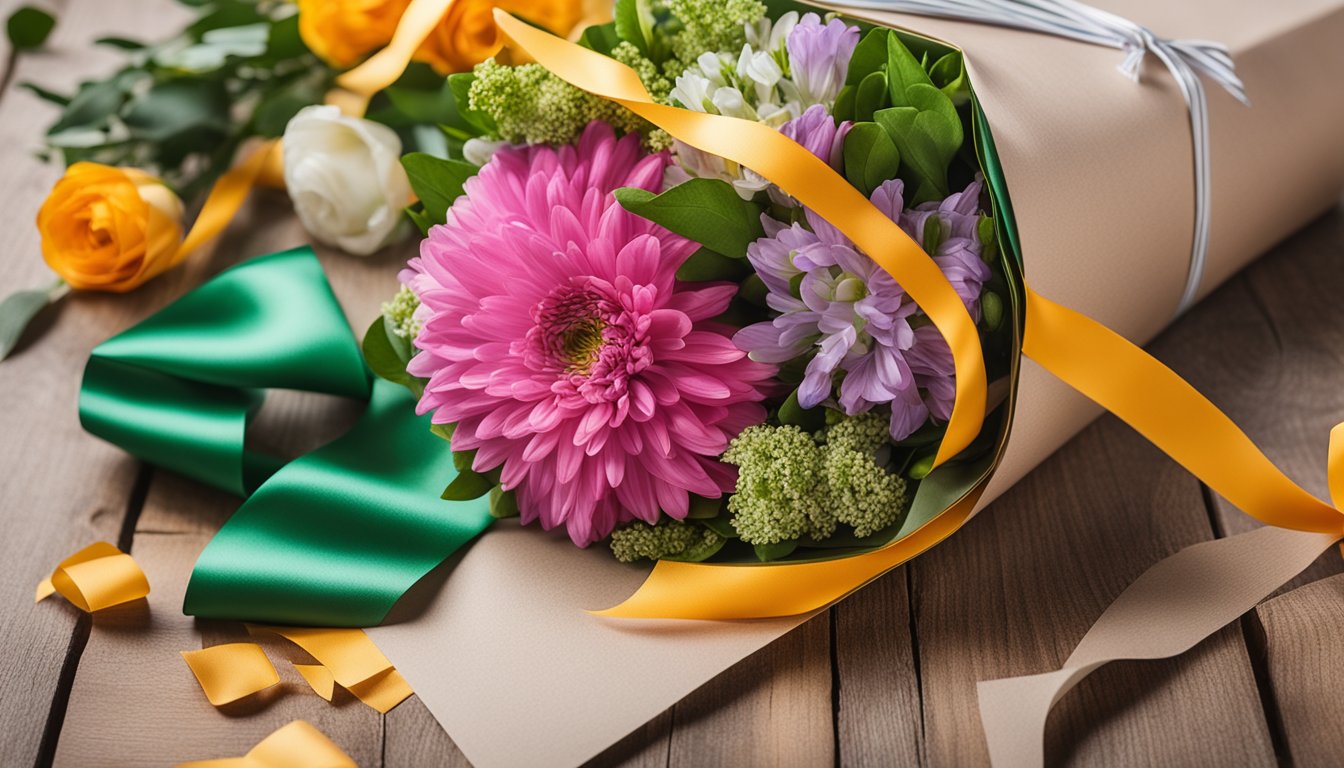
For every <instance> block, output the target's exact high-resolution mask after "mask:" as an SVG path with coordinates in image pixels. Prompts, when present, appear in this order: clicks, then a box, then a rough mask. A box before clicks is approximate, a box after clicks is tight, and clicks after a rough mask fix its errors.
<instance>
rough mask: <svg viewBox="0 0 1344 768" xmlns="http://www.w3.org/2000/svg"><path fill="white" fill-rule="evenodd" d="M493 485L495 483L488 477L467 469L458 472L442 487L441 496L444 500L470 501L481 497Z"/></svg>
mask: <svg viewBox="0 0 1344 768" xmlns="http://www.w3.org/2000/svg"><path fill="white" fill-rule="evenodd" d="M494 487H495V483H494V482H493V481H491V480H490V478H488V477H486V476H485V475H482V474H480V473H477V472H473V471H471V470H469V469H468V470H465V471H461V472H459V473H458V475H457V477H455V478H453V481H452V482H451V483H449V484H448V487H447V488H444V489H443V497H442V498H443V499H444V500H446V501H471V500H472V499H479V498H481V497H482V496H484V495H485V494H487V493H489V492H490V491H491V489H493V488H494ZM492 507H493V505H492Z"/></svg>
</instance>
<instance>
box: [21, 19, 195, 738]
mask: <svg viewBox="0 0 1344 768" xmlns="http://www.w3.org/2000/svg"><path fill="white" fill-rule="evenodd" d="M14 5H17V4H16V3H7V4H6V5H5V6H3V8H0V11H3V10H4V9H12V7H13V6H14ZM46 7H48V8H51V9H52V10H54V11H55V12H56V13H57V15H58V17H59V18H60V21H59V23H58V25H57V28H56V30H55V32H54V33H53V35H52V37H51V39H50V40H49V42H48V45H47V47H46V48H45V49H44V50H43V51H40V52H35V53H28V54H24V55H22V56H19V57H18V58H17V60H16V62H15V65H14V70H13V72H12V73H8V88H7V89H6V90H5V92H4V93H3V96H2V97H0V153H2V154H0V157H2V159H3V167H4V168H5V169H6V171H5V183H4V184H3V185H0V210H4V211H5V212H6V217H7V218H6V224H7V226H6V228H5V236H4V256H5V257H4V258H3V259H0V294H8V293H10V292H11V291H15V290H19V289H25V288H38V287H46V286H48V285H50V284H51V283H52V282H53V281H54V279H55V278H54V275H52V273H51V272H50V271H49V270H48V269H47V268H46V266H45V265H44V264H43V262H42V258H41V252H40V249H39V247H38V237H37V232H36V229H35V227H34V226H33V225H32V222H33V219H34V217H35V215H36V213H37V209H38V207H39V205H40V204H41V202H42V200H43V199H44V198H45V197H46V194H47V192H48V190H49V189H50V187H51V185H52V183H54V182H55V180H56V179H57V178H58V177H59V176H60V169H59V168H58V167H56V166H54V165H44V164H41V163H40V162H38V161H37V160H36V159H34V157H33V156H32V155H33V153H34V152H35V151H36V150H37V149H39V148H40V146H41V136H42V133H43V131H44V130H45V128H46V125H47V123H48V122H50V121H51V120H52V119H53V117H54V114H55V110H54V108H53V107H51V106H50V105H48V104H45V103H43V102H41V101H39V100H38V99H37V98H36V97H34V96H33V95H32V94H30V93H28V92H27V91H25V90H23V89H21V88H18V86H17V83H19V82H23V81H25V80H33V81H35V82H38V83H41V84H42V85H45V86H47V87H50V88H53V89H56V90H67V91H68V90H72V89H73V88H74V86H75V85H76V83H77V82H78V81H79V80H80V79H81V78H86V77H90V76H94V75H99V74H104V73H106V72H107V71H109V69H110V68H111V67H113V66H114V65H115V62H116V60H117V57H116V56H115V55H113V54H111V53H109V52H107V51H104V50H100V49H95V48H93V47H92V46H90V44H89V41H90V40H92V39H93V38H94V37H97V36H101V35H107V34H137V33H142V32H145V31H150V32H152V31H153V30H156V29H163V28H166V27H164V26H163V25H171V24H173V23H174V19H175V18H181V15H180V14H181V11H180V10H178V9H176V8H167V9H165V8H164V7H160V5H159V4H157V3H155V4H152V5H151V4H146V3H142V2H139V1H138V0H108V2H106V3H104V4H103V5H102V12H100V13H97V14H77V13H67V12H66V11H68V10H69V9H70V4H69V3H64V2H61V3H50V4H48V5H47V6H46ZM6 60H7V59H6ZM174 287H175V281H163V282H162V283H161V284H160V285H156V286H149V287H148V288H147V289H146V290H145V291H143V292H141V293H139V294H137V295H136V296H135V297H134V298H132V299H130V300H128V299H126V298H125V297H113V296H96V295H75V296H70V297H67V298H66V300H65V301H64V302H63V304H62V305H61V306H58V307H54V308H49V309H48V310H45V311H44V312H43V313H42V314H40V315H39V316H38V318H37V319H36V321H35V322H34V324H33V327H32V328H31V329H30V331H31V332H30V333H29V334H28V336H27V338H26V339H25V340H24V342H23V343H21V344H20V346H19V348H18V349H16V350H15V352H14V353H13V355H12V356H11V357H10V358H9V359H8V360H6V361H4V363H3V364H0V392H3V393H4V406H5V407H4V408H3V409H0V435H4V437H5V439H4V440H3V441H0V467H4V474H3V476H2V477H0V496H3V499H4V504H3V516H4V531H5V534H4V535H3V536H0V561H3V562H4V563H5V566H6V569H7V574H8V576H7V578H5V579H3V580H0V605H3V606H5V615H4V621H3V622H0V647H3V648H4V649H5V653H4V654H3V655H2V656H0V690H4V691H5V695H4V696H3V697H0V754H4V755H5V760H6V761H7V762H9V761H12V762H14V763H18V764H26V763H32V762H34V761H36V760H37V759H38V758H39V754H40V753H41V751H42V749H43V746H42V744H43V737H44V733H45V732H46V724H47V719H48V716H49V713H52V714H54V715H55V716H56V717H57V718H58V719H59V716H60V711H61V707H62V706H63V704H62V702H61V701H60V700H59V697H57V695H56V694H57V692H58V691H59V690H60V689H61V680H62V676H63V671H64V670H66V669H67V668H66V660H67V658H68V657H69V652H70V650H71V648H72V645H73V646H74V647H75V648H76V649H77V648H78V646H79V645H80V644H81V643H82V641H83V636H84V635H85V634H87V631H88V626H87V622H86V620H84V619H83V618H82V617H81V616H80V615H79V614H78V612H77V611H74V610H72V609H71V608H70V607H69V606H66V605H63V604H62V603H61V601H59V600H52V601H48V602H44V603H41V604H37V605H34V604H33V602H32V595H33V588H34V585H35V584H36V583H37V581H38V580H40V579H41V578H43V577H45V576H46V575H48V574H50V572H51V569H52V568H53V567H54V566H55V565H56V563H57V562H59V561H60V560H61V559H62V558H64V557H65V556H67V555H69V554H71V553H72V552H74V551H75V550H77V549H80V548H81V547H83V546H85V545H87V544H89V543H91V542H93V541H96V540H99V539H104V540H109V541H116V540H117V539H118V538H119V535H120V532H121V528H122V521H123V518H124V516H125V513H126V507H127V502H128V500H129V499H130V498H131V490H132V487H133V486H134V485H135V480H136V476H137V472H138V465H137V463H136V462H135V461H133V460H132V459H130V458H129V457H127V456H126V455H125V454H123V453H122V452H121V451H119V450H117V449H116V448H114V447H112V446H109V445H106V444H103V443H100V442H98V441H96V440H93V439H91V438H89V437H88V436H87V435H86V434H84V432H83V430H82V429H81V428H80V426H79V421H78V417H77V414H76V409H75V403H76V398H77V392H78V389H79V381H80V372H81V370H82V369H83V365H84V361H85V360H86V359H87V357H88V353H89V351H90V350H91V349H92V348H93V347H94V346H95V345H96V344H97V343H98V342H100V341H102V340H103V339H104V338H106V337H107V335H109V333H111V332H113V331H115V330H118V329H120V328H123V327H125V326H127V325H129V324H131V323H133V322H135V321H136V320H138V319H140V318H142V317H144V316H145V315H147V314H148V313H149V312H151V311H153V310H154V309H155V308H157V307H158V306H160V305H161V304H162V303H163V301H164V298H165V297H166V295H168V294H170V293H172V292H173V290H174ZM71 669H72V668H71ZM54 698H55V699H56V701H55V705H54V706H55V710H54V713H53V699H54ZM49 747H50V744H48V748H49Z"/></svg>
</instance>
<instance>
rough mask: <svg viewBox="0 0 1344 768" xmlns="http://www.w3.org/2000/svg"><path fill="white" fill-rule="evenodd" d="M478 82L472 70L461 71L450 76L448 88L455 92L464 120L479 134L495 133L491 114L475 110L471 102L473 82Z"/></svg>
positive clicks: (458, 110) (458, 108) (460, 113)
mask: <svg viewBox="0 0 1344 768" xmlns="http://www.w3.org/2000/svg"><path fill="white" fill-rule="evenodd" d="M474 82H476V76H475V75H473V74H472V73H470V72H459V73H458V74H455V75H449V76H448V88H449V89H451V90H452V92H453V98H454V99H456V100H457V114H459V115H461V117H462V121H463V122H464V123H465V124H467V125H469V126H470V127H471V128H472V129H473V130H474V131H475V133H476V134H477V135H479V134H483V133H494V131H495V121H494V119H493V118H491V117H490V116H489V115H487V114H486V113H484V112H481V111H479V110H473V109H471V107H470V106H469V105H470V104H471V98H470V93H471V84H472V83H474Z"/></svg>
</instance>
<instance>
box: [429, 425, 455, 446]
mask: <svg viewBox="0 0 1344 768" xmlns="http://www.w3.org/2000/svg"><path fill="white" fill-rule="evenodd" d="M455 426H456V425H455V424H431V425H429V433H430V434H431V435H434V436H435V437H438V438H440V439H442V440H447V441H449V442H450V443H451V442H452V439H453V427H455Z"/></svg>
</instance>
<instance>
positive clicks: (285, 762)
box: [177, 720, 356, 768]
mask: <svg viewBox="0 0 1344 768" xmlns="http://www.w3.org/2000/svg"><path fill="white" fill-rule="evenodd" d="M177 768H356V764H355V761H354V760H351V759H350V756H349V755H347V754H345V752H344V751H342V750H341V748H340V747H338V746H336V744H335V742H333V741H332V740H331V739H328V738H327V737H326V734H324V733H322V732H321V731H319V730H317V729H316V728H314V727H313V726H312V725H309V724H308V723H307V722H305V721H303V720H295V721H294V722H292V723H290V724H289V725H286V726H285V727H283V728H281V729H279V730H278V731H276V732H275V733H272V734H271V735H270V736H267V737H266V738H264V739H262V740H261V741H260V742H259V743H258V744H257V745H256V746H255V747H253V748H252V749H251V750H250V751H248V753H247V754H246V755H245V756H243V757H236V758H226V759H223V760H201V761H196V762H190V763H181V764H179V765H178V766H177Z"/></svg>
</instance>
